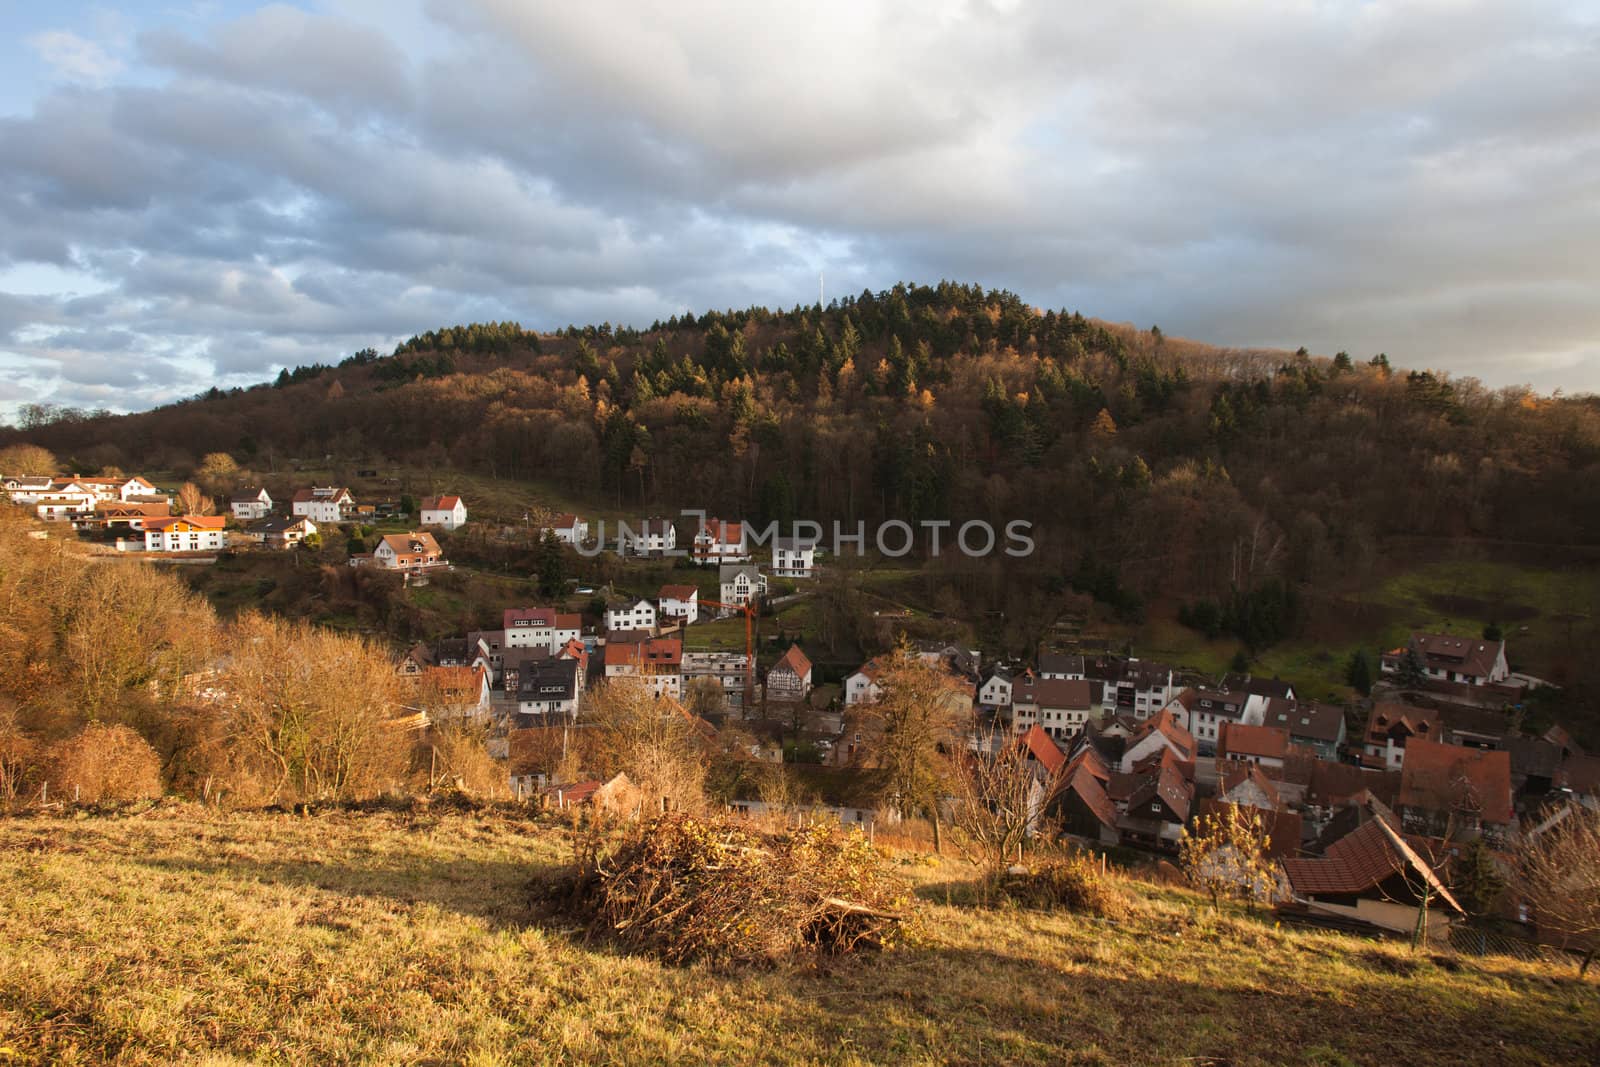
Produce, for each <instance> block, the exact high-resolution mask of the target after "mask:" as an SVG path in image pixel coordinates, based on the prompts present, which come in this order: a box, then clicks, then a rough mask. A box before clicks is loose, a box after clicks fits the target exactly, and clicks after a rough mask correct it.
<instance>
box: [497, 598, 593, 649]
mask: <svg viewBox="0 0 1600 1067" xmlns="http://www.w3.org/2000/svg"><path fill="white" fill-rule="evenodd" d="M501 629H502V631H503V632H504V633H505V642H506V647H507V648H537V649H542V650H544V651H545V652H546V653H548V654H549V655H552V656H554V655H557V654H559V653H560V652H561V650H562V649H563V648H565V647H566V646H567V643H568V642H570V641H577V640H580V638H581V637H582V634H583V616H581V615H579V614H577V613H576V612H574V613H572V614H566V613H563V612H558V611H556V609H555V608H507V609H506V610H505V612H504V613H503V615H502V616H501Z"/></svg>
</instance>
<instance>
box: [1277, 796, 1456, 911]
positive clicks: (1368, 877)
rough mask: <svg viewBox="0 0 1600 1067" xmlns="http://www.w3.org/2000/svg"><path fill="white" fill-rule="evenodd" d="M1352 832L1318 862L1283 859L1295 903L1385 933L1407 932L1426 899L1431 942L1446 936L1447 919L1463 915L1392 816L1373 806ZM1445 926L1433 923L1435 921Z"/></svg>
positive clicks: (1373, 804) (1381, 807) (1377, 806)
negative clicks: (1354, 921) (1361, 923)
mask: <svg viewBox="0 0 1600 1067" xmlns="http://www.w3.org/2000/svg"><path fill="white" fill-rule="evenodd" d="M1368 804H1369V806H1370V807H1371V809H1372V811H1371V814H1370V817H1368V818H1366V819H1365V820H1364V821H1362V822H1361V823H1360V825H1359V826H1357V827H1356V828H1355V829H1354V830H1352V831H1350V832H1349V833H1348V834H1345V835H1344V836H1343V837H1340V838H1339V839H1338V840H1336V841H1334V842H1333V843H1332V844H1330V845H1329V846H1328V847H1327V850H1326V851H1325V852H1324V853H1323V854H1322V855H1321V856H1316V857H1291V858H1286V859H1284V860H1283V861H1282V862H1283V873H1284V876H1285V878H1286V879H1287V880H1288V883H1289V891H1290V893H1291V895H1292V899H1293V901H1294V903H1295V904H1296V905H1297V906H1298V907H1299V908H1301V909H1303V910H1305V911H1308V912H1310V913H1312V914H1321V915H1325V916H1330V917H1335V918H1341V919H1354V920H1357V921H1359V922H1363V923H1367V924H1369V925H1371V926H1375V927H1379V928H1381V929H1384V930H1391V931H1395V932H1400V933H1410V932H1411V931H1413V930H1415V929H1416V927H1417V921H1418V918H1419V915H1418V912H1419V909H1420V907H1421V905H1422V902H1423V900H1424V898H1425V897H1426V898H1427V899H1428V900H1429V901H1430V903H1431V915H1432V918H1431V919H1430V922H1429V934H1430V936H1431V937H1434V938H1440V937H1443V936H1444V935H1445V934H1447V933H1448V920H1450V919H1451V918H1452V917H1464V916H1465V915H1466V912H1465V911H1464V910H1463V909H1462V907H1461V904H1460V903H1459V902H1458V901H1457V900H1456V899H1455V897H1454V896H1452V895H1451V893H1450V890H1449V889H1448V888H1447V887H1446V886H1445V884H1444V882H1443V881H1442V880H1441V879H1440V878H1439V876H1438V874H1437V871H1436V867H1435V865H1434V864H1432V863H1430V862H1429V860H1428V859H1427V858H1426V857H1424V856H1423V855H1421V854H1420V853H1418V852H1417V851H1416V849H1415V848H1413V847H1412V846H1411V844H1410V843H1408V842H1407V841H1406V840H1405V838H1403V837H1402V836H1401V834H1400V832H1399V830H1398V829H1397V828H1396V826H1395V821H1396V819H1395V816H1394V814H1393V813H1392V812H1388V811H1387V809H1385V808H1383V806H1382V805H1380V804H1378V803H1377V802H1376V801H1368ZM1441 919H1442V920H1445V921H1437V920H1441Z"/></svg>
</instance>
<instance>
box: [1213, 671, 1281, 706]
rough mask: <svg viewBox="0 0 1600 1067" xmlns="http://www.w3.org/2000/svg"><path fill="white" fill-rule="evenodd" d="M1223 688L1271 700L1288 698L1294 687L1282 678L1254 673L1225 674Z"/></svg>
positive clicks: (1231, 691)
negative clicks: (1260, 676) (1258, 675)
mask: <svg viewBox="0 0 1600 1067" xmlns="http://www.w3.org/2000/svg"><path fill="white" fill-rule="evenodd" d="M1222 688H1223V689H1226V690H1228V691H1229V692H1230V693H1249V694H1250V695H1251V696H1254V697H1266V698H1267V699H1269V700H1288V699H1289V698H1290V695H1291V694H1292V693H1293V692H1294V687H1293V686H1292V685H1290V684H1289V683H1288V682H1286V681H1284V680H1283V679H1282V678H1258V677H1256V676H1255V675H1253V674H1225V675H1223V676H1222Z"/></svg>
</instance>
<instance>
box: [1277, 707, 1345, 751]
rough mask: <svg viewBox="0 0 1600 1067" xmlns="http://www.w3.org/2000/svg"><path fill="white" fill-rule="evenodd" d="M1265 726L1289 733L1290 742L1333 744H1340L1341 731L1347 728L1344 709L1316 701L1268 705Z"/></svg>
mask: <svg viewBox="0 0 1600 1067" xmlns="http://www.w3.org/2000/svg"><path fill="white" fill-rule="evenodd" d="M1262 723H1263V725H1266V726H1281V727H1283V728H1284V729H1286V730H1288V731H1289V736H1290V738H1302V737H1304V738H1310V739H1311V740H1313V741H1324V742H1327V743H1328V744H1333V743H1334V742H1336V741H1338V740H1339V728H1340V727H1341V726H1343V725H1344V709H1343V708H1340V707H1336V706H1335V705H1333V704H1319V703H1317V702H1316V701H1314V700H1281V699H1279V698H1277V697H1274V698H1272V699H1271V700H1269V701H1267V710H1266V714H1265V716H1264V717H1263V719H1262Z"/></svg>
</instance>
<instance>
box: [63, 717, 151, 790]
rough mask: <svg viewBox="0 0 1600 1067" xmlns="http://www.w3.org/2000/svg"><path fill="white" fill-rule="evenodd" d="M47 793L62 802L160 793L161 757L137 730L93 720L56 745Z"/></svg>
mask: <svg viewBox="0 0 1600 1067" xmlns="http://www.w3.org/2000/svg"><path fill="white" fill-rule="evenodd" d="M49 781H50V789H51V792H52V793H54V794H55V795H57V796H59V797H61V798H62V799H65V798H67V797H68V796H71V797H72V798H73V799H75V800H80V801H83V802H85V803H94V802H95V801H99V800H142V799H145V798H148V797H159V796H160V795H161V757H160V756H158V755H157V754H156V750H155V749H153V748H151V747H150V744H149V742H147V741H146V740H145V739H144V738H143V737H140V736H139V734H138V732H137V731H135V730H132V729H129V728H128V727H126V726H117V725H112V724H110V723H101V722H92V723H90V724H89V725H88V726H85V727H84V728H83V729H82V730H81V731H79V732H78V734H77V735H75V736H73V737H70V738H68V739H67V740H65V741H63V742H61V743H60V744H59V745H57V746H56V747H55V750H54V751H53V752H52V753H51V760H50V774H49Z"/></svg>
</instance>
